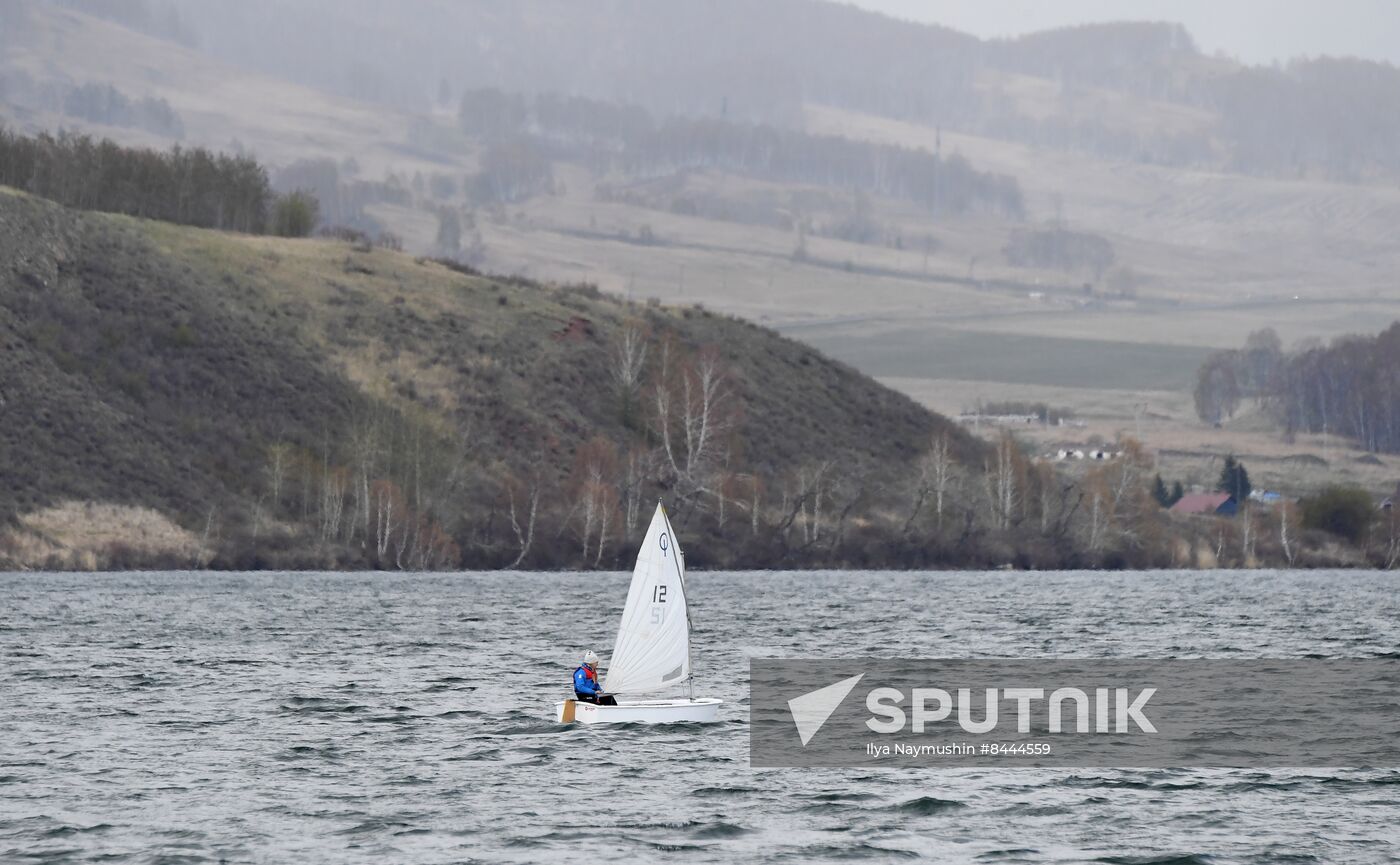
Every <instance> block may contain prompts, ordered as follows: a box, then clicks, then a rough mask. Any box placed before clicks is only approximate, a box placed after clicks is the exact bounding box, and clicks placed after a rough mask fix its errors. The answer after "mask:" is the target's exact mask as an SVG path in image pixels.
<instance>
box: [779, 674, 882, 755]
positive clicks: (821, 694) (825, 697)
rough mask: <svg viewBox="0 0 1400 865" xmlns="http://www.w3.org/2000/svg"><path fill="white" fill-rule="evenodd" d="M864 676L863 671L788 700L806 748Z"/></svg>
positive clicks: (798, 732) (793, 718)
mask: <svg viewBox="0 0 1400 865" xmlns="http://www.w3.org/2000/svg"><path fill="white" fill-rule="evenodd" d="M863 678H865V674H864V673H861V674H860V675H859V676H852V677H851V678H849V679H842V680H841V681H839V682H837V683H836V684H834V685H827V686H826V687H825V688H818V689H817V690H815V691H808V692H807V693H805V694H803V695H802V696H800V697H793V698H792V699H791V700H788V710H789V711H791V712H792V721H793V723H794V724H796V725H797V735H798V736H800V737H801V739H802V746H803V747H804V748H805V747H806V746H807V743H808V742H810V741H812V737H813V736H815V735H817V731H818V730H820V729H821V728H822V724H825V723H826V719H827V718H830V717H831V713H832V712H835V711H836V707H837V706H840V705H841V701H842V700H844V699H846V695H847V694H849V693H851V689H852V688H854V687H855V686H856V684H857V683H858V682H860V680H861V679H863Z"/></svg>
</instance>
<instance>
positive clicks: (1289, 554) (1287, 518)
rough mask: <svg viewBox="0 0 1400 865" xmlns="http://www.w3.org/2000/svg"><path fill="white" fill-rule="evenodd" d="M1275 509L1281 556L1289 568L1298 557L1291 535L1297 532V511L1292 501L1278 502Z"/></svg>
mask: <svg viewBox="0 0 1400 865" xmlns="http://www.w3.org/2000/svg"><path fill="white" fill-rule="evenodd" d="M1276 511H1277V513H1278V543H1279V547H1280V548H1281V549H1282V550H1283V557H1284V558H1285V559H1287V560H1288V566H1289V567H1290V568H1291V567H1293V562H1294V561H1295V560H1296V559H1297V558H1298V551H1297V549H1296V548H1295V546H1294V542H1293V536H1294V535H1296V534H1297V533H1298V530H1297V521H1298V511H1297V508H1295V507H1294V506H1293V503H1292V502H1279V503H1278V507H1277V508H1276Z"/></svg>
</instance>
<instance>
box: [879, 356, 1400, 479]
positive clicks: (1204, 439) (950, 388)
mask: <svg viewBox="0 0 1400 865" xmlns="http://www.w3.org/2000/svg"><path fill="white" fill-rule="evenodd" d="M882 381H884V382H885V383H886V384H888V385H890V386H892V387H896V388H898V389H899V390H902V391H904V392H906V393H909V394H911V395H912V396H914V398H915V399H917V400H919V401H920V402H922V403H923V404H924V405H927V406H928V407H929V408H932V409H934V410H936V411H941V412H944V413H947V414H954V415H955V414H958V413H960V412H962V411H965V410H971V409H974V408H975V407H976V406H977V405H978V404H979V403H986V402H1000V401H1008V400H1016V401H1029V402H1036V401H1038V402H1045V403H1048V404H1049V405H1051V406H1053V407H1056V408H1062V409H1068V410H1071V411H1073V412H1074V413H1075V415H1076V423H1074V424H1071V425H1066V426H1050V427H1044V426H1037V425H1030V426H1017V427H1016V428H1015V429H1014V432H1015V434H1016V436H1017V437H1018V438H1019V439H1021V440H1022V441H1024V442H1026V443H1027V444H1028V445H1029V446H1030V447H1031V448H1032V450H1034V451H1035V452H1037V453H1039V454H1042V455H1048V454H1052V453H1054V452H1055V451H1057V450H1059V449H1060V448H1062V447H1070V448H1072V447H1089V446H1093V445H1097V444H1100V443H1103V444H1112V443H1113V442H1116V441H1119V440H1120V439H1122V438H1125V437H1129V436H1131V437H1133V438H1137V439H1139V440H1140V441H1141V442H1142V443H1143V444H1144V445H1146V447H1147V449H1148V450H1149V451H1150V452H1151V453H1152V454H1153V455H1154V456H1155V459H1156V470H1157V471H1158V472H1160V473H1161V475H1162V477H1163V478H1164V479H1165V480H1166V481H1167V482H1168V483H1171V482H1173V481H1178V480H1179V481H1181V482H1182V484H1183V485H1184V486H1185V487H1186V488H1187V489H1188V490H1189V489H1191V488H1193V487H1199V488H1202V489H1211V488H1213V487H1214V486H1215V483H1216V481H1217V479H1218V478H1219V476H1220V469H1221V466H1222V464H1223V460H1224V458H1225V456H1226V455H1229V454H1234V455H1235V456H1237V457H1238V458H1239V459H1240V460H1242V461H1243V462H1244V464H1245V467H1246V468H1248V469H1249V474H1250V478H1251V480H1252V481H1253V483H1254V486H1255V487H1257V488H1261V489H1271V490H1276V491H1278V492H1281V493H1283V494H1285V495H1288V496H1303V495H1307V494H1308V493H1311V492H1314V491H1316V490H1317V489H1319V488H1321V487H1323V486H1326V485H1328V484H1334V483H1343V484H1357V485H1360V486H1362V487H1365V488H1366V489H1368V490H1370V491H1371V492H1372V493H1374V494H1376V495H1382V494H1389V493H1390V492H1393V491H1394V490H1395V486H1396V482H1397V481H1400V457H1397V456H1393V455H1388V454H1379V455H1377V454H1368V453H1366V452H1365V451H1362V450H1359V449H1357V448H1356V447H1355V446H1354V445H1353V444H1351V443H1350V442H1348V441H1346V440H1344V439H1341V438H1339V437H1337V436H1321V435H1299V436H1296V437H1295V438H1294V440H1293V441H1285V440H1284V439H1283V437H1282V436H1281V435H1280V434H1279V433H1278V432H1277V430H1275V429H1274V427H1273V423H1272V421H1271V420H1270V419H1269V418H1268V417H1267V416H1266V415H1264V413H1263V412H1261V411H1259V410H1257V409H1254V408H1252V407H1246V409H1245V410H1244V411H1243V412H1241V414H1240V415H1238V416H1237V417H1236V418H1235V419H1234V420H1233V421H1231V422H1229V423H1227V424H1225V425H1223V426H1221V427H1213V426H1210V425H1208V424H1204V423H1202V422H1200V421H1199V420H1197V419H1196V417H1195V415H1194V409H1193V407H1192V404H1191V398H1190V395H1189V394H1186V393H1182V392H1177V391H1126V390H1108V389H1097V388H1066V387H1044V386H1039V385H1024V384H1020V385H1018V384H1007V383H1004V382H982V381H955V380H946V379H942V380H939V379H909V378H905V379H882ZM978 432H979V433H980V434H982V435H983V436H984V437H987V438H992V437H995V436H996V435H998V434H999V433H1000V429H999V428H997V427H982V428H981V429H979V430H978ZM1063 465H1065V467H1066V468H1067V469H1068V470H1070V471H1071V472H1073V471H1077V470H1078V469H1080V468H1082V467H1083V466H1084V465H1086V464H1084V463H1074V462H1069V463H1064V464H1063Z"/></svg>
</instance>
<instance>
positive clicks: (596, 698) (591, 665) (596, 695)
mask: <svg viewBox="0 0 1400 865" xmlns="http://www.w3.org/2000/svg"><path fill="white" fill-rule="evenodd" d="M574 696H575V697H577V698H578V699H579V701H581V702H584V703H597V704H598V705H600V706H616V705H617V700H614V699H613V698H612V697H611V696H609V695H607V694H604V693H603V686H602V685H600V684H598V653H597V652H595V651H593V650H592V649H589V650H588V651H586V652H584V653H583V663H582V664H580V665H579V667H578V669H577V670H574Z"/></svg>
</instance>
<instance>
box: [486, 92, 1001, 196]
mask: <svg viewBox="0 0 1400 865" xmlns="http://www.w3.org/2000/svg"><path fill="white" fill-rule="evenodd" d="M458 118H459V123H460V125H461V127H462V129H463V130H464V131H466V132H468V133H471V134H474V135H480V136H483V137H485V138H487V139H488V140H491V141H494V142H496V144H495V145H494V146H492V147H488V150H487V155H488V157H490V156H491V155H492V154H495V153H497V152H498V151H500V150H502V149H503V146H502V143H504V142H509V146H508V148H504V149H507V150H508V151H509V152H510V153H511V154H516V155H517V158H515V159H510V160H507V159H501V158H499V157H497V158H494V159H492V160H488V161H489V162H494V163H495V165H492V164H484V165H483V169H482V173H481V174H479V175H478V176H477V179H476V180H475V181H474V186H476V187H478V188H481V189H484V190H488V191H489V190H494V189H498V188H499V189H503V190H506V191H507V194H511V193H515V194H518V191H519V190H521V189H529V188H538V186H539V184H540V183H542V182H543V174H544V171H545V166H546V165H547V160H545V159H544V157H543V155H541V154H535V155H534V156H533V158H527V157H529V156H530V154H531V152H532V148H531V146H530V145H529V144H528V143H527V142H528V141H529V139H531V138H533V139H535V140H537V141H538V142H539V143H538V144H536V145H534V148H533V149H534V150H539V149H541V148H544V149H545V150H547V152H549V153H552V154H554V155H557V156H560V157H564V158H573V159H580V160H581V161H584V162H585V163H587V164H590V165H591V166H592V167H593V168H594V169H595V170H596V171H598V172H600V173H602V172H605V171H607V170H611V169H616V170H620V171H622V172H624V173H626V174H628V175H631V176H656V175H665V174H673V173H675V172H679V171H684V170H687V169H707V168H708V169H718V170H722V171H731V172H734V173H737V174H743V175H747V176H751V177H757V178H761V179H764V180H773V181H778V182H797V183H812V184H818V185H822V186H832V187H837V188H840V189H858V190H863V191H866V192H870V193H875V194H880V195H886V196H889V197H892V198H898V199H902V200H906V201H912V202H914V203H916V204H919V205H921V206H923V207H925V208H927V209H928V210H929V211H931V212H935V213H949V214H961V213H966V212H969V211H977V210H982V211H990V212H996V213H1002V214H1007V215H1013V216H1019V215H1021V214H1022V213H1023V210H1024V203H1023V200H1022V194H1021V189H1020V186H1019V184H1017V182H1016V180H1015V178H1012V177H1007V176H1003V175H997V174H991V173H987V172H980V171H977V170H975V169H974V168H973V167H972V166H971V164H970V163H968V162H967V160H966V159H964V158H963V157H961V156H958V155H954V156H950V157H947V158H944V157H942V156H940V155H938V154H935V153H930V152H928V151H926V150H915V149H911V148H907V147H899V146H896V145H890V144H877V143H872V142H865V141H856V140H852V139H849V138H843V137H840V136H834V135H810V134H808V133H805V132H801V131H798V130H794V129H788V128H781V127H777V126H772V125H766V124H757V123H740V122H734V121H730V120H727V119H724V118H705V117H682V116H668V117H666V118H664V119H662V120H659V121H658V120H656V119H655V118H653V116H652V115H651V114H650V113H648V112H647V111H645V110H643V109H641V108H638V107H636V106H630V105H617V104H612V103H606V102H599V101H596V100H591V99H585V98H583V97H570V96H560V95H558V94H544V95H541V96H537V97H533V98H527V97H525V96H521V95H519V94H511V93H504V92H501V91H499V90H493V89H485V90H469V91H467V92H466V93H464V94H463V95H462V97H461V102H460V105H459V109H458ZM506 200H509V199H506Z"/></svg>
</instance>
